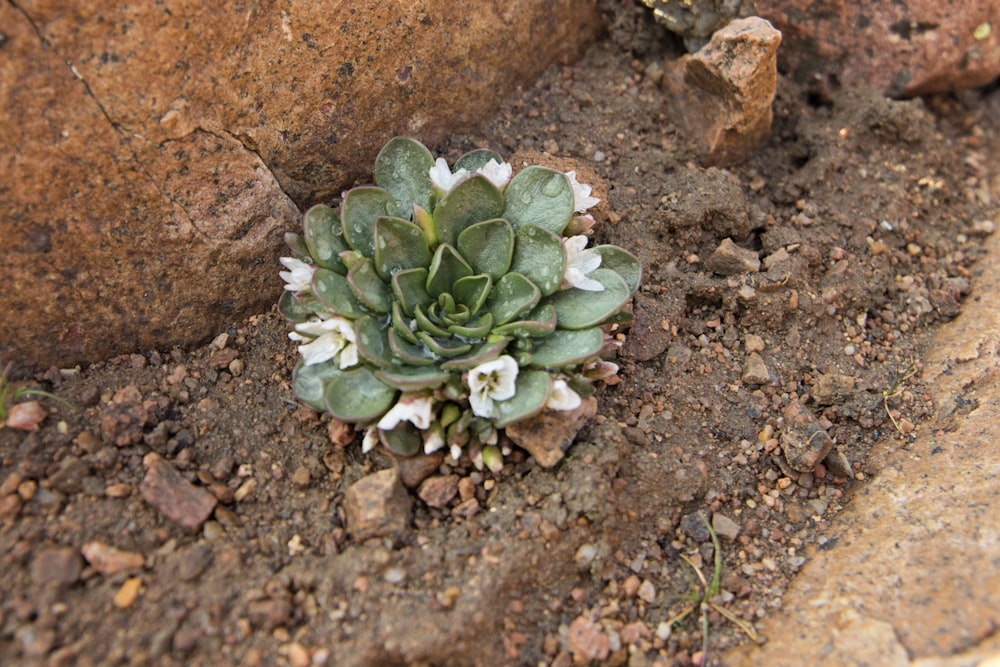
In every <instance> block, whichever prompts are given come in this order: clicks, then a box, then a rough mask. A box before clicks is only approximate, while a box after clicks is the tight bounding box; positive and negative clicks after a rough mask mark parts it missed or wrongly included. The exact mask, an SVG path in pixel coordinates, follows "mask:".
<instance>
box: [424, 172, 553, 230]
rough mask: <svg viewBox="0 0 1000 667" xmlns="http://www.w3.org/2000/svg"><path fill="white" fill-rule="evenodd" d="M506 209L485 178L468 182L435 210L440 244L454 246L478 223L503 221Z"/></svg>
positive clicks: (497, 191) (494, 188)
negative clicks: (461, 236) (463, 233)
mask: <svg viewBox="0 0 1000 667" xmlns="http://www.w3.org/2000/svg"><path fill="white" fill-rule="evenodd" d="M570 194H572V193H570ZM503 207H504V198H503V195H502V194H501V193H500V191H499V190H497V188H496V186H494V185H493V184H492V183H490V181H489V179H487V178H486V177H485V176H479V175H477V176H471V177H469V178H467V179H465V180H464V181H462V182H461V183H459V184H458V185H456V186H455V187H454V188H452V190H451V192H449V193H448V194H447V195H446V196H445V197H444V199H442V200H441V201H439V202H438V204H437V207H435V209H434V226H435V228H436V230H437V236H438V240H439V241H440V242H441V243H448V244H451V245H454V244H455V242H456V241H457V240H458V235H459V234H461V233H462V231H464V230H465V229H466V228H468V227H471V226H472V225H474V224H476V223H477V222H483V221H484V220H490V219H492V218H499V217H500V214H501V213H502V212H503Z"/></svg>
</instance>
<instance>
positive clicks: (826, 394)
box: [810, 373, 854, 405]
mask: <svg viewBox="0 0 1000 667" xmlns="http://www.w3.org/2000/svg"><path fill="white" fill-rule="evenodd" d="M853 393H854V378H853V377H851V376H850V375H840V374H838V373H824V374H823V375H820V376H819V377H818V378H816V382H815V383H813V385H812V387H811V389H810V394H811V395H812V397H813V400H814V401H816V403H817V404H819V405H839V404H840V403H843V402H844V401H845V400H847V399H848V398H850V396H851V395H852V394H853Z"/></svg>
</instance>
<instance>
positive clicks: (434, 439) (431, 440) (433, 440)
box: [424, 428, 444, 454]
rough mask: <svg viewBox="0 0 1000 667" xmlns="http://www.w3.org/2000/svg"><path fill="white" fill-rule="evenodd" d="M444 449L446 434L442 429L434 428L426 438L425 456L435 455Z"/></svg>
mask: <svg viewBox="0 0 1000 667" xmlns="http://www.w3.org/2000/svg"><path fill="white" fill-rule="evenodd" d="M442 447H444V432H443V431H442V430H441V428H432V429H431V430H430V431H428V432H427V435H426V436H424V454H433V453H434V452H436V451H437V450H439V449H441V448H442Z"/></svg>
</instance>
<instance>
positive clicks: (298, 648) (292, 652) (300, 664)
mask: <svg viewBox="0 0 1000 667" xmlns="http://www.w3.org/2000/svg"><path fill="white" fill-rule="evenodd" d="M286 653H287V655H288V662H289V663H290V664H291V666H292V667H309V664H310V663H311V662H312V659H311V658H310V657H309V650H308V649H307V648H306V647H305V646H303V645H302V644H300V643H298V642H292V643H291V644H288V646H287V648H286Z"/></svg>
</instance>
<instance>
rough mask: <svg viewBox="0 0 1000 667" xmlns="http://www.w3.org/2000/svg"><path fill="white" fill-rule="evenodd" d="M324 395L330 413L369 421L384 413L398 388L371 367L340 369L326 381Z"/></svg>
mask: <svg viewBox="0 0 1000 667" xmlns="http://www.w3.org/2000/svg"><path fill="white" fill-rule="evenodd" d="M325 387H326V389H325V391H324V397H325V399H326V407H327V409H328V410H329V411H330V414H331V415H333V416H334V417H336V418H337V419H339V420H341V421H345V422H351V423H356V422H364V421H370V420H372V419H375V418H377V417H381V416H382V415H383V414H385V411H386V410H388V409H389V408H390V407H392V404H393V403H394V402H395V400H396V390H395V389H393V388H392V387H390V386H389V385H387V384H385V383H384V382H382V381H381V380H379V379H378V378H377V377H375V374H374V373H372V371H371V370H369V369H368V368H366V367H364V366H361V367H359V368H355V369H352V370H349V371H340V372H339V373H338V374H337V375H335V376H333V377H331V378H330V379H328V380H327V381H326V383H325Z"/></svg>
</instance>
